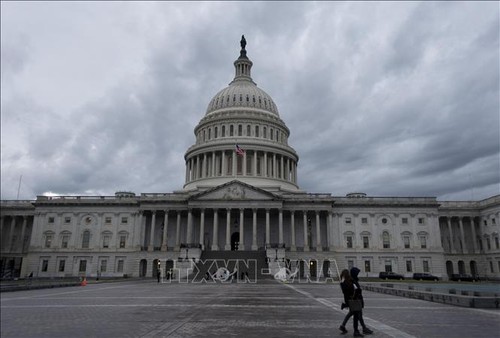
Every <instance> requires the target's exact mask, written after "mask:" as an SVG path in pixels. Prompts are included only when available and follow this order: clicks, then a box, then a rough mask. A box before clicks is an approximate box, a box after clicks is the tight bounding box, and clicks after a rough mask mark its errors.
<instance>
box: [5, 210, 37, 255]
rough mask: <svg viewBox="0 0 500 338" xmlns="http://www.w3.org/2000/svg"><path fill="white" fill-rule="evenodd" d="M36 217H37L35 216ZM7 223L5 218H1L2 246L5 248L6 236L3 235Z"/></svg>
mask: <svg viewBox="0 0 500 338" xmlns="http://www.w3.org/2000/svg"><path fill="white" fill-rule="evenodd" d="M35 217H36V216H35ZM4 222H5V216H0V246H1V247H2V248H4V247H5V246H4V244H5V236H4V235H3V232H4V224H5V223H4Z"/></svg>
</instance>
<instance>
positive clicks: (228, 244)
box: [224, 209, 231, 250]
mask: <svg viewBox="0 0 500 338" xmlns="http://www.w3.org/2000/svg"><path fill="white" fill-rule="evenodd" d="M224 249H226V250H231V209H226V246H225V247H224Z"/></svg>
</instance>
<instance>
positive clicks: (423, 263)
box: [422, 260, 430, 272]
mask: <svg viewBox="0 0 500 338" xmlns="http://www.w3.org/2000/svg"><path fill="white" fill-rule="evenodd" d="M422 266H423V268H424V272H429V271H430V270H429V261H427V260H425V261H423V262H422Z"/></svg>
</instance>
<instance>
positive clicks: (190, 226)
mask: <svg viewBox="0 0 500 338" xmlns="http://www.w3.org/2000/svg"><path fill="white" fill-rule="evenodd" d="M192 242H193V211H192V210H191V209H188V219H187V233H186V244H191V243H192Z"/></svg>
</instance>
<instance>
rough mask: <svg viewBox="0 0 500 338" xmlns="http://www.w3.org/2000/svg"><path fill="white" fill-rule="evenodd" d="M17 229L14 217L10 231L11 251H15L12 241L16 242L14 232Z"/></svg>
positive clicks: (13, 217)
mask: <svg viewBox="0 0 500 338" xmlns="http://www.w3.org/2000/svg"><path fill="white" fill-rule="evenodd" d="M15 227H16V216H12V219H11V221H10V231H9V237H8V238H9V242H8V243H7V248H9V251H13V250H14V244H15V243H13V242H12V241H13V240H14V231H15Z"/></svg>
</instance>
